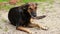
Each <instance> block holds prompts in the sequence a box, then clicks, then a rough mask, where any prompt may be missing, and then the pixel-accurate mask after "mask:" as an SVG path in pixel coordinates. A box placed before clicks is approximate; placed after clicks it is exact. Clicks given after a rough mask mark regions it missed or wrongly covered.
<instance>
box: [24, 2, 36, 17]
mask: <svg viewBox="0 0 60 34" xmlns="http://www.w3.org/2000/svg"><path fill="white" fill-rule="evenodd" d="M24 9H26V10H27V11H28V13H29V14H30V15H31V17H36V10H37V3H32V2H30V3H27V4H25V7H24Z"/></svg>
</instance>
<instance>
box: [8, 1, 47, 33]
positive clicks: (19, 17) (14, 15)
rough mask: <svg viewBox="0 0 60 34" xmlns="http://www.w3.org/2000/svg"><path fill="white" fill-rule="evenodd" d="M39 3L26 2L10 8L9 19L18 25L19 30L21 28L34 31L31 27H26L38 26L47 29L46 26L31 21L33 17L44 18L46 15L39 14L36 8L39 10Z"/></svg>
mask: <svg viewBox="0 0 60 34" xmlns="http://www.w3.org/2000/svg"><path fill="white" fill-rule="evenodd" d="M37 5H38V4H37V3H32V2H30V3H26V4H23V5H21V6H18V7H13V8H11V9H10V10H9V13H8V19H9V21H10V23H11V24H13V25H14V26H16V29H17V30H21V31H24V32H27V33H32V32H31V31H30V30H29V29H27V28H26V27H38V28H41V29H44V30H46V28H45V27H43V26H42V25H40V24H35V23H31V21H30V20H31V19H42V18H44V17H46V16H45V15H43V16H37V15H36V10H37Z"/></svg>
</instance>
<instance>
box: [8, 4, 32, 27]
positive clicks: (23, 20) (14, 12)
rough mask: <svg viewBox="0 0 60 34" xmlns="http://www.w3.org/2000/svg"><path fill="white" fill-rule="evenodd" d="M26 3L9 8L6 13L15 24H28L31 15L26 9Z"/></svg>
mask: <svg viewBox="0 0 60 34" xmlns="http://www.w3.org/2000/svg"><path fill="white" fill-rule="evenodd" d="M27 8H28V4H26V5H22V6H19V7H14V8H11V9H10V11H9V13H8V19H9V21H10V22H11V24H13V25H15V26H28V24H30V19H31V16H30V14H29V13H28V11H27Z"/></svg>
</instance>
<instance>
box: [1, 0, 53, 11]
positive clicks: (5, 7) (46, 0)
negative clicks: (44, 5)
mask: <svg viewBox="0 0 60 34" xmlns="http://www.w3.org/2000/svg"><path fill="white" fill-rule="evenodd" d="M0 2H9V0H0ZM28 2H49V3H50V4H52V3H53V0H21V1H19V2H17V3H16V5H17V6H20V5H21V4H22V3H28ZM16 5H10V4H9V5H7V4H6V5H5V4H4V5H0V10H1V9H10V8H11V7H14V6H16Z"/></svg>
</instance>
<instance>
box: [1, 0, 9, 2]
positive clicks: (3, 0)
mask: <svg viewBox="0 0 60 34" xmlns="http://www.w3.org/2000/svg"><path fill="white" fill-rule="evenodd" d="M8 1H9V0H0V2H8Z"/></svg>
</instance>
